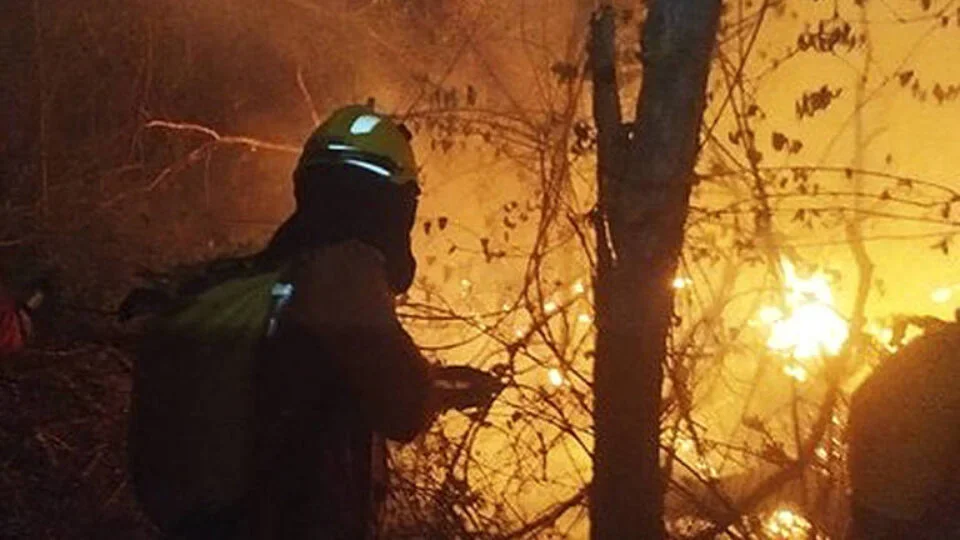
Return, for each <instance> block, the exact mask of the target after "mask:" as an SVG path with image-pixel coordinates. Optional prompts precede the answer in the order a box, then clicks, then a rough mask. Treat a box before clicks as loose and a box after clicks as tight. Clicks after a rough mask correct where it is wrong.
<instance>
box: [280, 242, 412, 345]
mask: <svg viewBox="0 0 960 540" xmlns="http://www.w3.org/2000/svg"><path fill="white" fill-rule="evenodd" d="M293 285H294V295H293V299H292V300H291V303H290V306H289V308H288V309H289V311H290V313H291V316H292V317H293V318H295V319H300V320H301V322H309V324H311V325H314V324H320V323H321V322H323V323H332V324H344V325H362V326H370V325H373V326H382V325H392V324H394V323H395V315H394V313H393V296H392V294H391V293H390V290H389V285H388V284H387V277H386V267H385V259H384V257H383V255H382V254H381V253H380V251H379V250H377V249H376V248H373V247H371V246H369V245H367V244H364V243H362V242H359V241H352V240H351V241H346V242H341V243H338V244H334V245H330V246H325V247H323V248H318V249H314V250H311V251H309V252H307V253H305V254H304V256H303V258H302V259H301V262H300V264H298V265H297V266H296V267H295V269H294V272H293Z"/></svg>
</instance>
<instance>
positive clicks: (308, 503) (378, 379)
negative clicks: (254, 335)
mask: <svg viewBox="0 0 960 540" xmlns="http://www.w3.org/2000/svg"><path fill="white" fill-rule="evenodd" d="M409 137H410V134H409V132H407V131H406V130H405V128H403V127H402V126H400V125H398V124H396V123H394V122H393V121H391V119H389V118H387V117H385V116H383V115H380V114H378V113H376V112H374V111H373V110H372V109H371V108H369V107H365V106H348V107H345V108H343V109H340V110H338V111H336V112H335V113H334V114H333V115H332V116H331V117H330V118H329V119H328V120H327V121H326V122H324V123H323V124H322V125H321V126H320V127H319V128H317V130H316V131H315V132H314V133H313V135H312V136H311V137H310V138H309V139H308V141H307V142H306V144H305V146H304V149H303V153H302V155H301V157H300V160H299V163H298V166H297V169H296V171H295V173H294V194H295V198H296V205H297V207H296V210H295V212H294V214H293V215H292V216H291V217H290V219H289V220H288V221H287V222H286V223H285V224H284V225H283V226H281V228H280V229H279V230H278V232H277V233H276V235H275V236H274V239H273V241H272V242H271V243H270V245H269V246H268V248H267V249H266V250H265V251H264V252H263V254H262V257H263V258H265V259H285V260H292V261H293V264H292V266H291V270H290V272H289V275H288V276H286V278H285V279H284V280H283V282H282V283H279V284H278V286H277V288H276V289H275V291H276V292H277V297H278V299H279V300H278V302H277V314H276V316H275V319H274V322H275V324H272V325H271V327H270V329H269V330H268V332H269V336H268V338H267V339H266V340H264V342H263V345H262V349H261V351H260V353H259V355H258V358H259V359H258V363H257V368H256V371H255V377H254V379H255V387H256V391H255V393H256V398H255V402H256V405H255V414H254V416H255V419H256V420H255V425H256V430H255V445H254V447H255V459H254V461H255V464H256V465H255V467H256V471H255V473H254V477H253V486H254V487H253V493H252V496H251V501H252V505H253V515H254V519H253V522H254V523H253V529H254V536H255V537H256V538H262V539H284V540H287V539H289V540H296V539H306V538H311V539H314V538H323V539H327V538H329V539H340V538H344V539H363V538H370V537H372V536H373V535H374V534H375V524H376V513H377V506H378V502H379V500H380V499H382V497H383V494H384V490H385V482H384V471H385V458H384V455H385V454H384V450H385V449H384V438H386V439H391V440H394V441H400V442H405V441H410V440H412V439H413V438H414V437H415V436H416V435H417V434H419V433H421V432H423V431H424V430H425V429H426V428H427V427H428V426H429V425H430V423H431V422H432V420H433V418H434V416H435V415H436V414H437V413H438V411H441V410H443V409H444V408H445V407H448V406H451V404H450V403H444V401H445V400H448V398H447V397H445V396H444V395H443V393H442V392H441V391H440V390H438V389H437V386H436V385H434V384H433V383H432V376H431V373H432V372H434V373H435V371H434V370H433V368H431V367H430V365H429V364H428V362H427V361H426V360H425V359H424V357H423V356H422V355H421V353H420V352H419V350H418V349H417V347H416V346H415V345H414V343H413V341H412V340H411V338H410V336H409V335H408V334H407V333H406V332H405V331H404V330H403V328H402V327H401V325H400V323H399V322H398V320H397V317H396V314H395V312H394V301H395V300H394V299H395V296H397V295H400V294H402V293H404V292H405V291H406V290H407V289H408V288H409V287H410V285H411V283H412V281H413V277H414V272H415V270H416V261H415V259H414V257H413V254H412V252H411V246H410V234H411V229H412V227H413V225H414V218H415V214H416V210H417V200H418V195H419V187H418V182H417V169H416V165H415V161H414V155H413V151H412V149H411V146H410V143H409ZM458 399H460V400H462V399H463V396H462V395H460V396H459V398H458Z"/></svg>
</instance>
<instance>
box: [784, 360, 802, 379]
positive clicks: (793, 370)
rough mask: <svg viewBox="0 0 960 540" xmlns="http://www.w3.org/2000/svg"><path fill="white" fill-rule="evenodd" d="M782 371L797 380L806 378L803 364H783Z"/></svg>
mask: <svg viewBox="0 0 960 540" xmlns="http://www.w3.org/2000/svg"><path fill="white" fill-rule="evenodd" d="M783 372H784V373H785V374H786V375H787V376H788V377H790V378H791V379H795V380H796V381H797V382H804V381H806V380H807V370H806V369H804V367H803V366H799V365H797V364H790V365H786V366H783Z"/></svg>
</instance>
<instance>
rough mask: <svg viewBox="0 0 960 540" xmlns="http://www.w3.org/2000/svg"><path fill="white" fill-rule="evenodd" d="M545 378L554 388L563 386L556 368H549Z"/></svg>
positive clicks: (561, 378) (561, 377)
mask: <svg viewBox="0 0 960 540" xmlns="http://www.w3.org/2000/svg"><path fill="white" fill-rule="evenodd" d="M547 378H548V379H550V384H552V385H554V386H562V385H563V375H562V374H561V373H560V370H559V369H557V368H550V371H547Z"/></svg>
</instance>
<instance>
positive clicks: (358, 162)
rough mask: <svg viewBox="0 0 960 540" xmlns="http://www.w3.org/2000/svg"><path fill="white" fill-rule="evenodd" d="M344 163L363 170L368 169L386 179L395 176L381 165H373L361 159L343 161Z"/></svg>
mask: <svg viewBox="0 0 960 540" xmlns="http://www.w3.org/2000/svg"><path fill="white" fill-rule="evenodd" d="M343 162H344V163H346V164H347V165H353V166H354V167H360V168H361V169H366V170H368V171H371V172H374V173H376V174H379V175H380V176H383V177H385V178H389V177H391V176H393V174H392V173H391V172H390V171H389V170H387V169H386V168H384V167H381V166H379V165H374V164H373V163H370V162H367V161H361V160H359V159H345V160H343Z"/></svg>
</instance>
